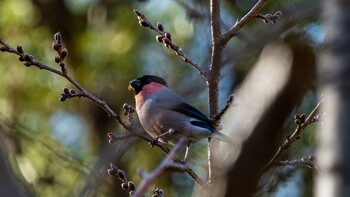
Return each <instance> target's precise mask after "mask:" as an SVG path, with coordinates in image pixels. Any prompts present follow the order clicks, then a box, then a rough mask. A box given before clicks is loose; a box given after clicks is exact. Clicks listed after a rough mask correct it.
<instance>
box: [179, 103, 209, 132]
mask: <svg viewBox="0 0 350 197" xmlns="http://www.w3.org/2000/svg"><path fill="white" fill-rule="evenodd" d="M172 110H174V111H176V112H179V113H182V114H185V115H186V116H189V117H192V118H195V119H198V120H200V121H202V122H203V123H195V124H194V125H196V126H201V125H202V126H201V127H203V126H204V124H207V125H206V126H205V128H209V127H210V128H214V127H213V123H212V122H211V121H210V120H209V119H208V117H207V116H206V115H204V114H203V113H202V112H200V111H199V110H198V109H197V108H195V107H193V106H192V105H190V104H187V103H180V104H178V105H176V106H175V107H173V108H172ZM200 121H192V122H200ZM210 130H212V129H210Z"/></svg>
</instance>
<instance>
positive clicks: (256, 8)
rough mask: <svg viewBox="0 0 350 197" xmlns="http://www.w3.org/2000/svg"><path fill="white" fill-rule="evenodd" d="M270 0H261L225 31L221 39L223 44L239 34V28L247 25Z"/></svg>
mask: <svg viewBox="0 0 350 197" xmlns="http://www.w3.org/2000/svg"><path fill="white" fill-rule="evenodd" d="M267 1H268V0H259V1H258V2H257V3H256V4H255V5H254V7H253V8H252V9H251V10H250V11H249V12H248V13H247V14H246V15H245V16H243V18H241V19H240V20H237V21H236V23H235V24H234V25H233V26H232V27H231V28H230V29H229V30H228V31H227V32H226V33H224V34H223V35H222V36H221V38H220V41H221V43H222V44H223V45H226V44H227V42H228V41H229V40H230V39H231V38H232V37H233V36H235V35H237V34H238V32H239V30H240V29H241V28H242V27H243V26H244V25H246V24H247V23H248V22H249V21H251V20H252V19H254V18H255V17H256V16H257V14H258V13H259V11H260V10H261V9H262V8H263V7H264V5H265V4H266V3H267Z"/></svg>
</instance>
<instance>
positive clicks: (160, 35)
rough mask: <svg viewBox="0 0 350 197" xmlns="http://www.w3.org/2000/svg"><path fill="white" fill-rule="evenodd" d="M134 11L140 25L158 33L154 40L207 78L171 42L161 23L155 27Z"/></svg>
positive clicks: (195, 64)
mask: <svg viewBox="0 0 350 197" xmlns="http://www.w3.org/2000/svg"><path fill="white" fill-rule="evenodd" d="M134 12H135V14H136V16H137V19H138V20H139V23H140V25H141V26H142V27H148V28H150V29H151V30H153V31H155V32H156V33H157V34H158V35H157V36H156V40H157V41H158V42H161V43H163V44H164V46H165V47H168V48H170V49H172V50H173V51H174V52H175V53H176V55H178V56H180V57H181V58H182V59H183V60H184V61H185V62H187V63H189V64H190V65H191V66H192V67H193V68H194V69H195V70H196V71H197V72H198V73H199V74H200V75H201V76H202V77H203V78H204V79H207V74H206V72H205V71H203V69H202V68H201V67H200V66H199V65H198V64H197V63H195V62H194V61H193V60H192V59H191V58H190V57H189V56H188V55H186V54H185V53H184V52H183V51H182V49H181V48H180V47H179V46H177V45H176V44H175V43H173V41H172V40H171V34H170V33H169V32H165V31H164V27H163V25H162V24H161V23H157V27H156V26H155V25H153V24H152V23H151V22H150V21H149V20H148V19H147V18H146V16H145V15H143V14H142V13H141V12H140V11H138V10H134Z"/></svg>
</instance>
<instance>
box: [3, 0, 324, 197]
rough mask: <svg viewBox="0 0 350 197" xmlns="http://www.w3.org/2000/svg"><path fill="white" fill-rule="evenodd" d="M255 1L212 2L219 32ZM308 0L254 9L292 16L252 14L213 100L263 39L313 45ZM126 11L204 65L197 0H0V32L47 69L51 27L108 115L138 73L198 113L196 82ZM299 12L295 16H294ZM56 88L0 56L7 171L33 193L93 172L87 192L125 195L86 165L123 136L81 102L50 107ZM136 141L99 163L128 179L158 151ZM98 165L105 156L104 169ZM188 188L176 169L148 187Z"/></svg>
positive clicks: (205, 44)
mask: <svg viewBox="0 0 350 197" xmlns="http://www.w3.org/2000/svg"><path fill="white" fill-rule="evenodd" d="M255 2H256V1H243V0H236V1H222V4H223V6H222V20H223V28H222V31H226V30H227V29H228V28H229V27H230V26H231V25H232V24H233V23H234V21H235V20H236V19H237V18H239V17H241V16H243V15H244V14H245V13H246V12H247V11H248V10H249V9H250V8H251V7H252V6H253V5H254V3H255ZM308 3H309V4H310V3H312V1H298V0H289V1H283V2H281V1H277V2H276V1H271V2H269V3H268V5H267V6H266V7H265V8H264V12H271V13H273V12H275V11H277V10H282V11H283V13H285V12H286V13H293V14H295V15H297V17H294V15H286V16H283V18H282V20H281V22H280V23H278V24H275V25H267V24H264V23H262V21H260V20H253V21H252V22H251V23H250V24H248V25H247V26H246V27H245V28H244V29H242V31H241V34H240V35H239V36H238V37H237V38H234V39H233V40H232V41H231V42H230V43H229V44H228V46H227V48H226V49H225V54H224V56H223V62H224V64H223V72H222V82H221V86H220V88H221V90H220V91H221V92H220V102H221V106H223V105H224V104H225V100H226V98H227V97H228V95H229V94H230V92H231V91H232V90H233V89H234V88H236V87H237V86H238V85H239V83H240V82H241V81H242V80H243V79H244V77H245V75H246V73H247V72H248V71H249V69H250V68H251V67H252V66H253V65H254V62H255V60H256V59H257V57H258V55H259V52H260V51H261V49H262V47H263V46H264V45H265V44H266V43H268V42H270V41H274V40H281V39H283V38H284V37H285V35H286V34H288V32H291V31H297V32H301V35H304V36H305V37H312V39H311V40H309V41H308V42H309V45H310V46H312V47H313V48H314V49H315V50H317V47H318V46H319V45H320V44H321V42H322V36H323V35H322V32H321V31H318V30H319V29H320V26H319V23H318V21H317V20H316V16H315V15H314V14H309V15H307V14H306V15H305V13H303V12H301V11H300V12H299V11H298V9H297V8H298V6H303V5H306V4H308ZM133 9H139V10H141V11H142V12H143V13H144V14H145V15H146V16H147V17H148V18H149V19H150V20H151V21H152V22H154V23H155V22H157V21H160V22H162V24H163V25H164V26H165V28H166V30H167V31H169V32H171V33H172V37H173V40H174V41H175V43H177V44H178V45H179V46H181V47H182V48H183V50H184V51H185V52H186V53H187V54H188V55H189V56H190V57H191V58H192V59H194V60H195V61H196V62H197V63H198V64H200V65H203V66H208V65H209V63H210V43H211V42H210V29H209V24H210V23H209V20H208V16H209V13H208V5H207V2H205V3H204V2H202V1H199V0H193V1H181V0H178V1H170V0H149V1H136V0H135V1H126V0H114V1H113V0H80V1H68V0H65V1H62V0H60V1H53V0H16V1H13V0H1V1H0V13H1V14H0V37H2V38H3V39H4V40H5V41H6V42H7V43H9V44H10V45H12V46H15V45H16V44H21V45H22V46H23V48H24V50H25V51H26V52H28V53H30V54H32V55H34V56H35V57H36V58H37V59H38V60H40V61H42V62H44V63H46V64H48V65H51V66H53V67H56V68H57V67H58V65H55V63H54V56H55V54H54V51H53V50H52V49H51V44H52V40H53V34H54V33H55V32H57V31H60V32H61V33H62V34H63V39H64V43H65V45H66V47H67V48H68V50H69V56H68V58H67V61H68V66H69V69H70V72H71V74H72V75H73V76H74V77H75V79H76V80H77V81H79V82H80V83H81V84H82V85H83V86H84V87H85V88H87V89H88V90H90V91H91V92H92V93H94V94H95V95H96V96H98V97H99V98H102V99H105V100H106V101H107V103H109V105H111V106H112V108H113V109H114V110H115V111H116V112H121V111H122V109H121V108H122V104H123V103H125V102H127V103H130V104H133V102H134V101H133V95H132V93H131V92H128V91H127V84H128V82H129V81H130V80H131V79H134V78H135V77H137V76H140V75H143V74H155V75H160V76H163V77H164V78H166V79H167V81H168V82H169V84H170V86H171V87H173V89H175V90H176V91H178V92H180V94H182V95H184V96H185V97H187V98H188V99H189V100H190V101H191V102H192V103H193V104H194V105H195V106H198V107H199V108H200V109H202V110H203V111H206V110H207V106H208V105H207V102H208V99H207V90H206V85H205V82H204V81H203V80H202V79H201V78H200V77H199V76H198V75H197V73H196V72H195V71H194V69H192V68H191V67H189V66H188V65H187V64H186V63H185V62H183V61H182V60H181V59H180V58H179V57H177V56H176V55H175V54H174V53H173V52H172V51H170V50H168V49H166V48H164V47H163V46H162V45H161V44H159V43H157V42H156V41H155V35H154V33H153V32H151V31H149V30H147V29H144V28H142V27H140V26H139V24H138V22H137V20H136V17H135V16H134V13H133V12H132V10H133ZM297 11H298V12H297ZM300 13H301V14H304V15H303V16H299V15H298V14H300ZM298 17H299V18H298ZM295 18H296V19H295ZM189 84H190V85H189ZM63 87H72V85H71V84H69V83H68V82H67V81H66V80H65V79H63V78H60V77H59V76H56V75H54V74H53V73H48V72H46V71H40V70H38V69H37V68H34V67H30V68H26V67H24V66H23V65H21V63H20V62H19V61H17V59H16V57H15V56H14V55H10V54H5V53H1V54H0V117H1V118H0V121H1V122H2V123H3V124H5V125H7V128H8V130H7V131H6V132H5V131H0V132H5V133H6V135H7V136H8V138H7V139H6V143H10V144H11V146H13V147H16V148H14V149H10V154H9V155H10V157H9V162H10V163H11V164H12V168H13V170H14V172H15V173H16V175H17V176H18V177H20V180H21V181H22V182H23V183H24V184H25V185H26V186H27V187H28V188H30V190H31V191H32V192H33V195H38V196H73V195H78V194H79V192H80V189H81V188H83V186H84V184H86V182H87V181H86V179H87V177H88V175H89V174H94V173H96V176H100V177H102V178H101V179H102V181H101V182H98V181H96V184H94V187H95V189H94V193H92V194H91V195H93V196H127V193H126V192H123V191H120V190H121V189H120V185H119V184H120V183H119V182H117V181H114V180H112V178H111V177H109V176H107V175H106V174H107V173H106V170H104V171H103V172H98V173H97V172H96V171H93V170H92V169H93V168H94V165H95V164H96V163H97V161H98V160H99V159H100V158H101V157H104V152H103V150H104V149H103V147H105V146H107V147H108V148H109V149H110V150H112V151H114V150H115V149H118V147H119V145H115V144H113V145H109V144H108V142H107V141H108V140H107V138H106V133H107V132H109V131H115V132H120V133H123V129H121V128H120V126H119V125H118V124H117V123H116V122H113V121H112V120H110V119H109V118H108V116H107V115H106V114H105V112H104V111H103V110H101V109H100V108H99V107H98V106H96V105H95V104H94V103H92V102H90V101H87V100H85V99H71V100H68V101H66V102H64V103H60V102H59V101H58V98H59V96H60V91H61V90H62V88H63ZM193 90H196V91H193ZM310 95H311V96H308V97H306V98H305V101H304V102H303V104H302V105H301V106H299V107H298V108H296V109H297V111H298V112H309V111H310V109H311V108H312V105H313V104H314V97H313V93H312V92H311V93H310ZM291 117H292V115H291ZM291 121H292V118H291ZM294 126H295V125H293V124H292V123H286V131H287V132H290V131H292V130H293V128H294ZM313 130H314V129H313V128H308V130H307V131H305V134H304V136H303V138H302V140H300V141H299V142H297V143H296V144H295V145H294V146H293V148H291V151H290V152H289V154H290V155H288V156H287V157H286V158H285V159H287V158H296V157H298V156H302V155H304V154H308V153H310V152H311V150H310V148H309V147H310V146H313V139H314V135H313ZM136 142H137V143H136V144H133V145H132V146H131V147H128V149H127V151H126V152H125V154H124V156H123V157H122V158H121V159H117V158H108V160H109V161H111V162H113V161H117V160H118V161H120V162H119V163H117V164H116V165H117V166H118V167H119V168H121V169H123V170H124V171H125V172H126V173H127V175H128V177H129V179H130V180H133V181H134V182H135V183H138V182H139V181H140V178H139V176H138V174H137V169H138V168H140V167H142V168H144V169H145V170H146V171H151V170H152V169H153V168H154V167H155V166H156V165H157V164H158V163H159V162H160V161H161V159H162V158H163V157H164V154H163V153H162V152H161V151H160V150H157V149H156V148H153V149H151V148H150V147H149V145H148V144H147V143H146V142H144V141H141V140H137V141H136ZM117 143H121V144H122V143H123V142H117ZM193 147H194V148H193V149H192V150H191V152H190V161H189V162H190V165H191V166H193V167H194V170H195V171H196V172H198V173H199V174H200V175H201V176H202V177H205V176H206V151H203V150H206V142H205V140H203V141H202V142H200V143H198V144H196V145H194V146H193ZM305 147H306V148H305ZM311 149H312V148H311ZM108 165H109V163H108V162H106V163H105V169H107V167H108ZM304 171H305V173H304V174H305V175H304V177H305V178H304V181H305V185H304V187H303V188H301V190H302V191H301V193H303V192H304V191H305V194H310V191H311V188H310V187H311V186H310V185H312V184H310V181H311V179H312V173H311V171H310V170H309V169H305V170H304ZM93 179H94V178H93ZM96 179H98V178H96ZM193 185H194V183H193V181H192V180H191V179H189V178H188V177H187V176H186V175H183V174H177V173H174V174H171V175H167V176H165V177H164V178H162V179H160V180H159V181H158V182H157V186H158V188H162V189H164V191H165V193H166V195H167V196H189V195H190V194H191V192H192V190H193Z"/></svg>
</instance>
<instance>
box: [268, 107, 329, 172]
mask: <svg viewBox="0 0 350 197" xmlns="http://www.w3.org/2000/svg"><path fill="white" fill-rule="evenodd" d="M322 102H323V101H320V102H319V103H318V104H317V105H316V107H315V108H314V109H313V110H312V112H311V113H310V115H309V116H308V117H307V118H306V119H305V120H304V121H303V122H300V120H299V119H296V123H297V124H298V123H299V124H298V126H297V128H296V129H295V131H294V132H293V133H292V134H291V135H290V136H288V137H287V139H286V141H284V143H283V144H282V145H281V146H280V147H279V148H278V150H277V152H276V154H275V155H274V156H273V157H272V159H271V160H270V161H269V163H267V164H266V166H265V167H264V169H269V168H271V167H272V166H273V165H274V163H275V162H276V161H277V159H278V158H279V157H280V156H281V155H282V153H283V152H284V151H286V150H287V149H288V148H289V147H290V146H291V145H292V144H293V143H294V142H296V141H297V140H298V139H300V135H301V134H302V132H303V131H304V129H305V128H306V127H307V126H308V125H310V124H311V123H313V122H316V121H317V120H316V116H317V113H318V111H319V109H320V106H321V104H322Z"/></svg>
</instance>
